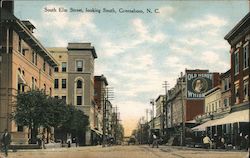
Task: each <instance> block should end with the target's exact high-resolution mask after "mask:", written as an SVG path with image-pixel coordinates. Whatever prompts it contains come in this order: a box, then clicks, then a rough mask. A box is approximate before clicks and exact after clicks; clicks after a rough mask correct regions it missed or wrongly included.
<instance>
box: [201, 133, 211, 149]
mask: <svg viewBox="0 0 250 158" xmlns="http://www.w3.org/2000/svg"><path fill="white" fill-rule="evenodd" d="M211 143H212V141H211V140H210V138H209V137H208V136H207V135H206V136H205V137H204V138H203V144H204V148H206V149H209V148H210V144H211Z"/></svg>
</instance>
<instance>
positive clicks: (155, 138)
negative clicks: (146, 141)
mask: <svg viewBox="0 0 250 158" xmlns="http://www.w3.org/2000/svg"><path fill="white" fill-rule="evenodd" d="M155 145H156V147H157V148H158V147H159V145H158V139H157V136H156V135H155V134H153V146H152V148H154V146H155Z"/></svg>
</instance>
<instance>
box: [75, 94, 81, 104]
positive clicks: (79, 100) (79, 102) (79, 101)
mask: <svg viewBox="0 0 250 158" xmlns="http://www.w3.org/2000/svg"><path fill="white" fill-rule="evenodd" d="M76 105H82V96H77V100H76Z"/></svg>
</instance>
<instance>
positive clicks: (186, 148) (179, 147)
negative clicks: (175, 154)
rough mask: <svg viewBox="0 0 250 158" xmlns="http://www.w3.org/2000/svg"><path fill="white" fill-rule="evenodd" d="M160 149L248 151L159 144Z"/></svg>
mask: <svg viewBox="0 0 250 158" xmlns="http://www.w3.org/2000/svg"><path fill="white" fill-rule="evenodd" d="M159 149H161V150H166V152H167V151H169V150H170V149H178V150H192V151H221V152H225V151H231V152H247V150H237V149H232V150H228V149H204V148H192V147H186V146H168V145H161V146H159Z"/></svg>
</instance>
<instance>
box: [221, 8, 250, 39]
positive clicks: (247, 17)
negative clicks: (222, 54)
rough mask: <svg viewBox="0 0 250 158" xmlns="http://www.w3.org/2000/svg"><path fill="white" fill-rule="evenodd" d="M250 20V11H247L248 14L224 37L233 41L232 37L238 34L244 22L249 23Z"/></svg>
mask: <svg viewBox="0 0 250 158" xmlns="http://www.w3.org/2000/svg"><path fill="white" fill-rule="evenodd" d="M249 20H250V12H248V13H247V15H246V16H245V17H244V18H243V19H241V20H240V21H239V22H238V23H237V24H236V25H235V26H234V28H233V29H232V30H231V31H229V32H228V33H227V35H226V36H225V37H224V39H225V40H227V41H231V39H232V38H233V37H234V36H235V35H236V33H237V31H238V30H239V29H240V28H242V26H243V25H244V24H249Z"/></svg>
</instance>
